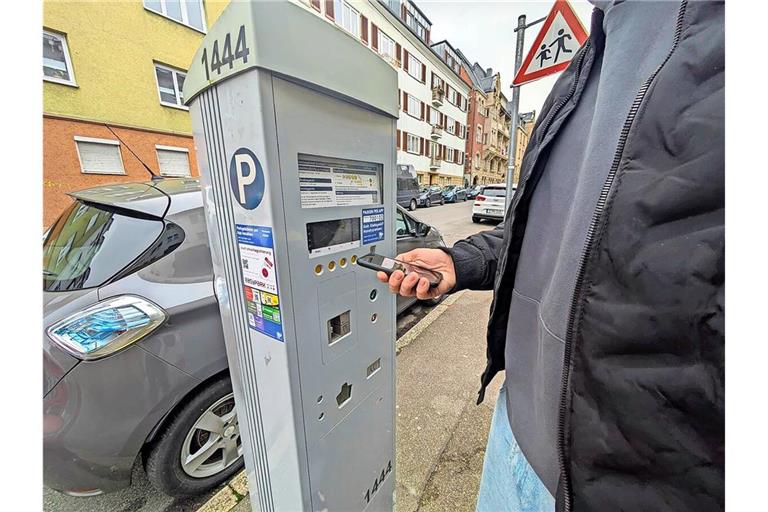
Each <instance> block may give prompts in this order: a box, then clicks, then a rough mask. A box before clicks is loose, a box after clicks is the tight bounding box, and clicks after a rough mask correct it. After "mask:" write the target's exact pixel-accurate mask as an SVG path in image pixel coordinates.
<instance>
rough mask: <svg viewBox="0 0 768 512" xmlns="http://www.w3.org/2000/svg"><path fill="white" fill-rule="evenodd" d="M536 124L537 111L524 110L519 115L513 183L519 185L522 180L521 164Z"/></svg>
mask: <svg viewBox="0 0 768 512" xmlns="http://www.w3.org/2000/svg"><path fill="white" fill-rule="evenodd" d="M535 124H536V111H535V110H534V111H532V112H524V113H522V114H520V115H519V116H518V123H517V140H516V141H515V159H514V165H515V167H514V171H513V173H514V174H513V176H512V183H514V184H515V185H517V183H518V182H519V181H520V166H521V165H522V163H523V155H525V148H527V147H528V141H529V140H531V133H532V132H533V126H534V125H535Z"/></svg>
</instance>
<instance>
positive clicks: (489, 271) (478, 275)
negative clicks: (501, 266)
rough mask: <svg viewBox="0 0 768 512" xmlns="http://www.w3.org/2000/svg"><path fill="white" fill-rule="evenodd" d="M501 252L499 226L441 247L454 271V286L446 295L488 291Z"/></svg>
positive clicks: (501, 244) (501, 240)
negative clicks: (459, 292) (458, 292)
mask: <svg viewBox="0 0 768 512" xmlns="http://www.w3.org/2000/svg"><path fill="white" fill-rule="evenodd" d="M503 248H504V224H503V223H502V224H499V225H498V226H497V227H496V229H493V230H490V231H483V232H481V233H477V234H476V235H472V236H470V237H469V238H466V239H464V240H459V241H458V242H456V243H455V244H454V245H453V247H450V248H449V247H442V248H441V249H443V251H445V252H446V253H448V254H449V255H450V256H451V259H453V266H454V267H455V268H456V286H454V287H453V289H452V290H451V291H450V292H449V293H453V292H457V291H459V290H464V289H471V290H492V289H493V281H494V278H495V277H496V268H497V266H498V262H499V259H500V256H501V252H502V250H503Z"/></svg>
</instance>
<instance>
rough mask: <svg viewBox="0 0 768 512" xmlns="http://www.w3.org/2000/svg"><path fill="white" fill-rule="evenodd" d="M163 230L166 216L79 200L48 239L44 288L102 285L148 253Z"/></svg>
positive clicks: (58, 288) (53, 229) (58, 222)
mask: <svg viewBox="0 0 768 512" xmlns="http://www.w3.org/2000/svg"><path fill="white" fill-rule="evenodd" d="M162 231H163V222H162V221H161V220H154V219H147V218H139V217H132V216H129V215H124V214H122V213H118V212H115V211H113V210H111V209H109V208H107V207H102V206H96V205H91V204H87V203H83V202H80V201H75V202H74V203H73V204H72V206H70V207H69V208H68V209H67V210H66V211H64V213H62V214H61V216H60V217H59V219H58V220H57V221H56V223H55V224H54V225H53V226H52V227H51V229H50V230H49V232H48V236H47V237H46V238H45V240H44V241H43V290H44V291H49V292H62V291H70V290H80V289H83V288H92V287H95V286H100V285H102V284H103V283H104V282H106V281H107V280H108V279H109V278H110V277H112V276H114V275H115V274H117V273H118V272H119V271H121V270H122V269H123V268H125V267H126V266H128V265H129V264H130V263H131V262H132V261H133V260H135V259H136V258H137V257H138V256H139V255H140V254H141V253H143V252H144V251H145V250H146V249H147V248H148V247H149V246H150V245H151V244H152V242H154V241H155V240H156V239H157V237H158V236H160V233H162Z"/></svg>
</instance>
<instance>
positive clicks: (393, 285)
mask: <svg viewBox="0 0 768 512" xmlns="http://www.w3.org/2000/svg"><path fill="white" fill-rule="evenodd" d="M404 277H405V274H403V271H402V270H395V271H394V272H392V275H391V276H389V291H391V292H392V293H398V292H400V283H402V282H403V278H404Z"/></svg>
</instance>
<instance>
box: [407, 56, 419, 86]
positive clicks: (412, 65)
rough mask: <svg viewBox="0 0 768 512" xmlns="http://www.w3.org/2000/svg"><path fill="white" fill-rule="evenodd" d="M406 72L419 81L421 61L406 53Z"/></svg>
mask: <svg viewBox="0 0 768 512" xmlns="http://www.w3.org/2000/svg"><path fill="white" fill-rule="evenodd" d="M408 74H409V75H411V76H412V77H413V78H415V79H416V80H418V81H419V82H421V61H420V60H419V59H417V58H416V57H414V56H413V54H412V53H410V52H409V53H408Z"/></svg>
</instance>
